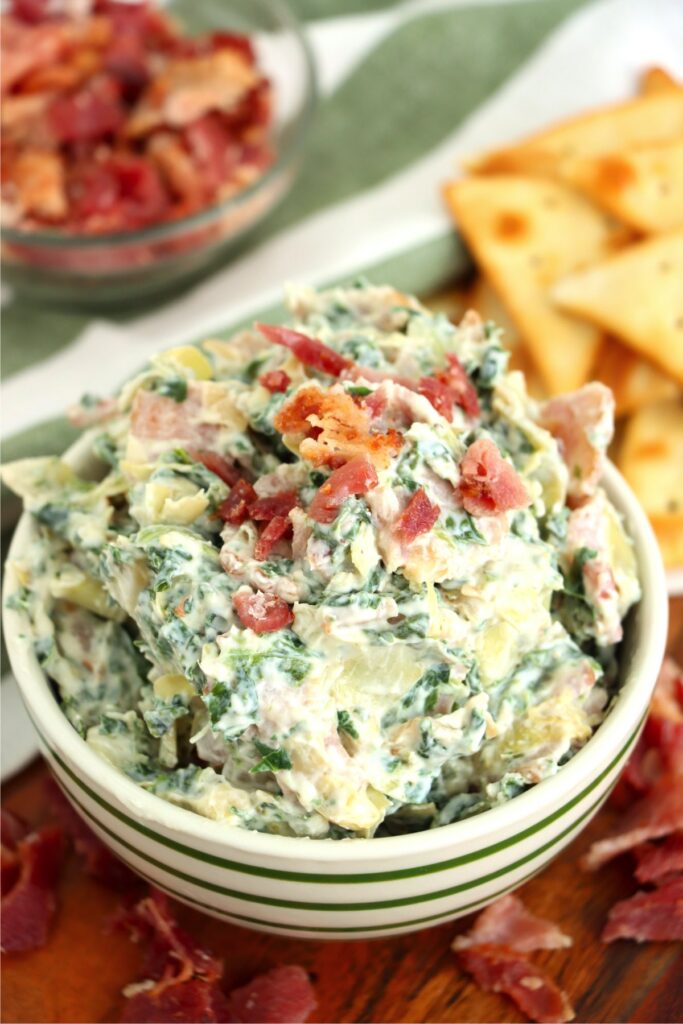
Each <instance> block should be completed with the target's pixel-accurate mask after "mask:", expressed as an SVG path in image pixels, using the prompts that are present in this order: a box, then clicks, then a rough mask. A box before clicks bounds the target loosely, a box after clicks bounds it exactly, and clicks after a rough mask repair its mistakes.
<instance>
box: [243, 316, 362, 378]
mask: <svg viewBox="0 0 683 1024" xmlns="http://www.w3.org/2000/svg"><path fill="white" fill-rule="evenodd" d="M256 327H257V329H258V330H259V331H260V332H261V334H262V335H263V336H264V338H267V339H268V341H272V342H273V343H274V344H275V345H284V347H285V348H288V349H289V350H290V351H291V352H293V353H294V355H295V356H296V357H297V359H298V360H299V362H301V363H303V364H304V366H308V367H309V368H310V369H311V370H318V371H319V372H320V373H327V374H329V376H331V377H338V376H339V375H340V374H341V373H342V372H343V371H344V370H348V369H350V368H351V366H352V365H353V364H352V362H351V360H350V359H345V358H344V356H340V355H339V353H338V352H335V351H334V349H332V348H330V347H329V346H328V345H324V344H323V343H322V341H318V339H317V338H309V336H308V335H307V334H302V333H301V331H294V330H292V329H291V327H280V326H278V325H276V324H260V323H257V324H256Z"/></svg>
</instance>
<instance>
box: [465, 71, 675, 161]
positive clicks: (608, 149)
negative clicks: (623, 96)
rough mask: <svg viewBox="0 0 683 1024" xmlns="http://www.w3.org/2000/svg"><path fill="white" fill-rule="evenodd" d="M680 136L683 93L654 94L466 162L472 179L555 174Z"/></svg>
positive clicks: (665, 92)
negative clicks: (566, 164) (567, 163)
mask: <svg viewBox="0 0 683 1024" xmlns="http://www.w3.org/2000/svg"><path fill="white" fill-rule="evenodd" d="M682 135H683V89H668V90H666V89H665V90H660V91H659V92H655V93H653V94H649V95H647V96H639V97H638V98H637V99H634V100H629V101H628V102H626V103H620V104H617V105H614V106H609V107H600V108H599V109H597V110H592V111H589V112H588V113H586V114H581V115H579V116H578V117H574V118H572V119H571V120H569V121H563V122H561V123H560V124H557V125H555V126H554V127H552V128H548V129H546V130H545V131H542V132H539V133H538V135H534V136H532V137H531V138H528V139H525V140H524V141H523V142H521V143H519V144H518V145H516V146H509V147H506V148H505V149H498V150H494V151H493V152H491V153H485V154H484V155H483V156H481V157H478V158H474V159H472V160H469V161H467V162H466V167H467V168H468V170H470V171H475V172H476V173H478V174H498V173H500V172H509V171H512V172H516V173H519V174H548V175H550V176H551V177H552V176H554V175H555V174H557V168H558V164H559V163H561V162H562V161H564V160H575V159H578V158H580V157H589V156H597V155H599V154H601V153H612V152H615V153H616V152H622V151H623V150H625V149H633V148H634V147H636V146H648V145H655V144H656V143H658V142H667V141H671V140H673V139H680V138H681V136H682Z"/></svg>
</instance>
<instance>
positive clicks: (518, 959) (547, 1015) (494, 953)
mask: <svg viewBox="0 0 683 1024" xmlns="http://www.w3.org/2000/svg"><path fill="white" fill-rule="evenodd" d="M458 955H459V959H460V962H461V963H462V965H463V967H464V968H465V970H466V971H469V973H470V974H471V975H472V976H473V977H474V980H475V981H476V983H477V985H479V987H480V988H483V989H484V991H485V992H502V993H504V994H505V995H506V996H509V997H510V999H512V1001H513V1002H514V1003H516V1005H517V1006H518V1007H519V1008H520V1010H521V1011H522V1013H525V1014H526V1015H527V1017H529V1019H530V1020H533V1021H539V1022H540V1024H545V1022H548V1024H553V1022H555V1021H570V1020H573V1018H574V1011H573V1009H572V1007H571V1004H570V1002H569V1000H568V999H567V996H566V995H565V993H564V992H562V990H561V989H559V988H558V987H557V985H556V984H555V982H554V981H552V979H551V978H548V977H547V975H546V974H545V973H544V972H543V971H542V970H541V969H540V968H539V967H536V966H535V965H534V964H532V963H530V961H529V960H527V958H526V957H525V956H523V955H522V954H521V953H518V952H517V951H516V950H514V949H509V948H508V947H506V946H497V945H482V946H471V947H470V948H468V949H463V950H461V951H460V953H459V954H458Z"/></svg>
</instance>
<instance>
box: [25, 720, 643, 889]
mask: <svg viewBox="0 0 683 1024" xmlns="http://www.w3.org/2000/svg"><path fill="white" fill-rule="evenodd" d="M646 713H647V712H644V713H643V716H642V718H641V720H640V722H639V723H638V725H637V726H636V728H635V729H634V731H633V732H632V733H631V736H630V737H629V739H628V740H627V741H626V743H625V744H624V746H623V747H622V748H621V750H620V751H619V753H618V754H617V755H616V756H615V757H614V758H613V759H612V761H610V763H609V764H608V765H607V767H606V768H605V769H604V770H603V771H602V772H601V773H600V774H599V775H598V776H597V777H596V778H595V779H593V781H592V782H590V783H589V784H588V785H587V786H586V787H585V789H583V790H582V791H581V792H580V793H579V794H578V795H577V796H575V797H573V798H572V799H571V800H570V801H568V802H567V803H566V804H564V805H563V806H562V807H560V808H558V810H556V811H553V813H552V814H549V815H547V816H546V817H545V818H542V819H541V820H540V821H539V822H536V824H534V825H530V826H529V827H528V828H526V829H523V830H522V831H521V832H517V833H515V834H514V835H512V836H509V837H508V838H507V839H503V840H500V842H497V843H492V844H491V845H490V846H485V847H482V848H481V849H480V850H474V851H472V853H467V854H463V855H461V856H460V857H451V858H449V859H448V860H443V861H435V862H434V863H432V864H420V865H417V866H415V867H412V868H399V869H396V870H394V871H372V872H363V873H358V874H335V875H332V874H321V873H313V872H300V871H285V870H282V869H279V868H264V867H259V866H256V865H251V864H242V863H240V862H239V861H235V860H231V859H228V858H225V857H218V856H216V855H214V854H211V853H207V852H206V851H205V850H198V849H194V848H193V847H190V846H186V845H185V844H184V843H179V842H177V841H176V840H174V839H169V838H167V837H166V836H162V835H159V834H158V833H157V832H155V831H154V830H153V829H150V828H148V827H147V826H145V825H142V824H140V823H139V822H137V821H135V820H134V819H133V818H130V817H129V816H128V815H127V814H124V813H123V812H122V811H119V810H118V809H117V808H115V807H112V806H111V804H109V803H108V802H107V801H106V800H105V799H104V798H103V797H101V796H100V795H99V794H98V793H96V792H95V791H94V790H92V789H91V788H90V787H89V786H88V785H87V784H86V783H85V782H83V780H82V779H80V778H78V776H77V775H76V774H75V773H74V772H73V771H72V770H71V768H70V767H69V766H68V765H67V764H66V763H65V762H64V761H63V760H62V758H61V757H60V756H59V754H58V753H57V752H56V751H55V750H54V749H53V748H52V747H51V745H50V744H49V743H48V742H47V740H46V738H45V737H44V736H43V734H42V733H41V731H40V729H39V728H38V726H37V725H36V723H35V721H34V723H33V724H34V725H35V727H36V731H37V732H38V734H39V735H40V737H41V739H42V741H43V744H44V745H45V747H46V749H48V750H49V751H50V753H51V754H52V757H53V758H54V760H55V761H56V762H57V764H59V765H60V767H61V768H62V770H63V771H64V772H65V773H66V774H67V775H68V776H69V778H70V779H71V780H72V781H73V782H74V783H75V784H76V785H77V786H78V787H79V789H81V790H82V791H83V792H84V793H85V794H86V795H87V796H88V797H90V799H91V800H93V801H94V802H95V803H96V804H98V805H99V806H100V807H102V808H103V809H104V810H106V811H107V813H108V814H111V815H112V816H113V817H114V818H117V819H118V820H119V821H121V822H122V823H123V824H124V825H127V826H128V827H129V828H131V829H133V830H134V831H136V832H139V833H140V835H143V836H145V837H146V838H148V839H151V840H152V841H153V842H155V843H157V844H159V845H162V846H165V847H167V848H168V849H171V850H174V851H175V852H176V853H181V854H183V855H184V856H186V857H190V858H192V859H194V860H200V861H203V862H204V863H206V864H211V865H213V866H214V867H221V868H227V869H228V870H230V871H235V872H238V873H241V874H248V875H255V876H258V877H261V878H272V879H279V880H281V881H290V882H303V883H309V884H310V883H314V884H321V885H322V884H324V885H326V884H334V885H351V884H362V883H365V882H389V881H394V880H396V879H401V878H415V877H417V876H419V875H428V874H433V873H435V872H438V871H448V870H450V869H451V868H455V867H460V866H461V865H463V864H469V863H472V862H474V861H476V860H482V859H484V858H485V857H489V856H492V855H493V854H495V853H499V852H500V851H501V850H504V849H507V848H508V847H510V846H513V845H516V844H517V843H520V842H523V840H525V839H528V838H529V837H530V836H532V835H535V834H536V833H537V832H540V831H542V830H543V829H544V828H546V827H547V826H548V825H551V824H552V823H553V822H554V821H557V820H558V819H559V818H561V817H563V816H564V815H565V814H567V813H568V812H569V811H570V810H571V809H572V808H573V807H575V806H576V804H578V803H580V802H581V801H582V800H583V799H585V797H587V796H588V795H589V794H590V793H591V792H592V791H593V790H594V789H595V788H596V787H597V786H599V785H600V783H601V782H602V781H603V779H604V778H605V777H606V776H607V775H609V773H610V772H611V771H612V770H613V769H614V767H615V766H616V765H617V764H618V763H619V761H621V760H622V758H623V757H624V756H625V755H626V753H627V752H628V750H629V748H630V747H631V745H632V744H633V743H634V742H635V740H636V738H637V736H638V734H639V732H640V729H641V727H642V724H643V722H644V720H645V714H646ZM31 720H32V721H33V718H32V719H31ZM187 813H192V812H189V811H188V812H187ZM445 827H447V828H448V827H450V826H445ZM378 841H379V842H381V840H378Z"/></svg>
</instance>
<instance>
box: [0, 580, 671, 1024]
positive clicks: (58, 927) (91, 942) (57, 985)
mask: <svg viewBox="0 0 683 1024" xmlns="http://www.w3.org/2000/svg"><path fill="white" fill-rule="evenodd" d="M670 608H671V624H670V631H669V650H670V652H671V653H672V654H673V655H674V657H676V658H677V659H678V660H679V661H683V598H678V599H675V600H672V601H671V602H670ZM45 775H46V769H45V767H44V766H43V764H42V763H36V764H34V765H32V766H31V767H30V768H29V769H27V770H26V771H25V772H23V773H22V774H21V775H20V776H18V777H17V778H16V779H14V780H13V781H12V782H11V783H10V784H9V785H8V786H6V787H5V790H4V794H3V801H4V803H5V804H6V806H8V807H9V808H10V809H11V810H13V811H15V812H16V813H17V814H20V815H21V816H22V817H24V818H25V819H27V820H28V821H29V822H30V823H39V822H40V821H42V820H44V819H45V817H46V816H47V808H46V797H45V794H44V781H45ZM616 816H617V812H616V811H615V810H614V809H613V808H611V807H606V808H604V809H603V810H602V811H601V812H600V814H599V815H598V816H597V818H596V819H595V820H594V821H593V822H592V823H591V825H590V826H589V827H588V828H587V829H586V830H585V831H584V832H583V833H582V834H581V835H580V836H579V837H578V838H577V839H576V840H575V842H574V843H572V845H571V846H569V847H568V848H567V849H566V850H565V851H564V852H563V853H562V854H561V855H560V856H559V857H558V858H557V859H556V860H555V861H554V862H553V863H552V864H551V865H550V867H549V868H547V869H546V870H545V871H544V872H543V873H542V874H541V875H539V876H538V877H537V878H534V879H533V880H532V881H531V882H529V883H527V885H525V886H524V887H523V889H522V890H520V891H521V894H522V896H523V898H524V901H525V903H527V905H528V906H529V908H530V910H532V911H533V912H534V913H537V914H541V915H542V916H545V917H548V918H550V919H551V920H552V921H555V922H556V923H557V924H559V925H560V926H561V927H562V929H563V931H565V932H567V933H568V934H569V935H571V936H572V937H573V939H574V944H573V946H572V947H571V948H570V949H568V950H557V951H553V952H547V953H539V954H535V956H534V960H535V961H536V962H537V963H539V964H541V965H542V966H544V967H547V969H548V971H549V972H550V973H551V974H552V976H553V977H554V978H556V979H557V981H558V983H559V984H560V985H562V986H563V987H564V988H565V989H566V991H567V993H568V994H569V996H570V997H571V999H572V1002H573V1004H574V1007H575V1009H576V1015H577V1020H579V1021H591V1022H602V1021H610V1022H612V1021H614V1022H618V1021H629V1022H631V1021H633V1022H643V1024H645V1022H652V1021H659V1022H661V1024H674V1022H680V1021H683V950H682V949H681V946H680V945H679V944H676V943H649V944H644V945H638V944H637V943H635V942H624V941H621V942H616V943H612V944H611V945H609V946H606V945H604V944H603V943H601V942H600V940H599V936H600V931H601V928H602V926H603V923H604V921H605V918H606V916H607V912H608V910H609V908H610V907H611V906H612V904H613V903H615V902H616V901H617V900H618V899H621V898H623V897H625V896H628V895H630V894H631V893H632V892H634V891H635V888H636V886H635V884H634V882H633V877H632V870H631V867H632V865H631V862H630V860H629V858H628V857H623V858H621V859H620V860H619V861H617V862H615V863H613V864H611V865H608V866H607V867H605V868H603V869H602V871H600V872H598V873H597V874H585V873H584V872H582V871H580V870H579V868H578V863H577V862H578V859H579V857H580V855H581V854H582V853H583V851H584V850H585V849H586V848H587V847H588V845H589V844H590V843H591V841H592V840H593V839H596V838H597V837H598V836H600V835H602V834H603V833H605V832H606V831H607V830H608V829H609V827H610V825H611V824H612V822H613V821H614V820H615V819H616ZM59 898H60V909H59V913H58V917H57V919H56V921H55V924H54V926H53V930H52V933H51V936H50V940H49V942H48V944H47V945H46V946H45V947H44V948H43V949H40V950H37V951H36V952H33V953H26V954H14V955H5V956H3V957H2V1013H1V1019H2V1020H3V1021H6V1022H12V1024H19V1022H22V1024H23V1022H43V1021H45V1022H57V1021H60V1022H61V1021H64V1022H77V1021H89V1022H92V1021H107V1022H110V1021H111V1022H113V1021H116V1020H118V1014H119V1009H120V991H121V988H122V987H123V986H124V985H126V984H128V983H129V982H131V981H133V980H136V979H137V978H138V977H139V970H140V963H141V953H140V950H139V949H138V948H136V946H135V945H134V944H133V943H132V942H130V941H129V940H128V939H127V938H126V936H125V935H124V934H122V933H121V932H118V931H115V930H112V928H111V924H110V922H111V917H112V915H113V914H114V912H115V910H116V908H117V906H118V897H117V895H116V894H115V893H112V892H110V891H109V890H107V889H106V888H105V887H104V886H102V885H100V884H99V883H97V882H95V881H93V880H92V879H90V878H88V877H87V876H86V875H84V874H83V872H82V871H81V870H80V868H79V865H78V862H77V860H76V858H75V857H73V856H71V857H70V858H69V859H68V861H67V864H66V868H65V871H64V875H63V879H62V881H61V884H60V890H59ZM178 915H179V918H180V920H181V921H182V923H183V924H184V925H185V926H186V927H187V928H189V929H190V930H191V931H192V932H193V933H194V934H195V935H197V936H198V937H200V938H201V940H202V941H203V942H204V943H205V944H206V945H207V946H209V947H210V948H211V949H213V950H214V951H215V952H217V953H219V954H220V955H221V956H223V957H224V958H225V980H226V985H227V987H228V988H229V987H234V986H236V985H240V984H243V983H244V982H246V981H248V980H249V978H250V977H252V976H253V975H254V974H257V973H259V972H261V971H263V970H267V969H268V968H270V967H274V966H276V965H278V964H287V963H299V964H301V965H302V966H303V967H305V968H306V969H307V970H308V971H309V972H310V973H311V975H312V976H313V979H314V982H315V986H316V991H317V994H318V1004H319V1005H318V1009H317V1011H316V1013H315V1014H314V1015H313V1016H312V1017H311V1021H312V1022H315V1021H327V1022H330V1021H334V1022H363V1024H365V1022H391V1024H398V1022H416V1024H417V1022H425V1021H430V1022H432V1021H433V1022H442V1021H443V1022H445V1021H464V1022H475V1021H476V1022H487V1021H521V1020H523V1019H524V1018H523V1017H521V1016H520V1014H519V1013H518V1012H517V1011H516V1010H515V1008H514V1006H512V1004H510V1003H509V1002H508V1001H507V1000H506V999H504V998H502V997H499V996H496V995H493V994H486V993H483V992H480V991H479V990H478V989H477V988H476V986H475V985H473V984H472V983H471V982H470V981H469V979H468V977H467V975H465V974H464V973H463V972H462V971H461V970H460V968H459V967H458V965H457V963H456V960H455V957H454V955H453V954H452V953H451V952H450V950H449V945H450V941H451V939H452V937H453V935H454V934H455V933H456V931H458V930H460V927H461V925H460V924H459V923H458V924H445V925H441V926H440V927H438V928H431V929H428V930H426V931H423V932H419V933H416V934H413V935H403V936H398V937H396V938H393V939H375V940H368V941H364V942H327V943H321V942H317V941H315V942H313V941H302V940H297V939H285V938H281V937H279V936H270V935H261V934H259V933H257V932H250V931H246V930H244V929H242V928H236V927H232V926H230V925H226V924H223V923H221V922H219V921H215V920H213V919H211V918H209V917H206V916H204V915H202V914H197V913H194V912H193V911H189V910H186V909H185V908H182V907H179V908H178ZM464 924H466V922H463V926H464Z"/></svg>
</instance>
